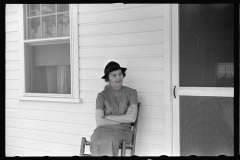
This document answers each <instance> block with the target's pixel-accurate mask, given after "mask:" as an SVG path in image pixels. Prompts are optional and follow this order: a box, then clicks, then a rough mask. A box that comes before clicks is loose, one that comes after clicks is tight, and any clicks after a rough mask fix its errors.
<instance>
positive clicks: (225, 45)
mask: <svg viewBox="0 0 240 160" xmlns="http://www.w3.org/2000/svg"><path fill="white" fill-rule="evenodd" d="M179 18H180V19H179V21H180V53H179V54H180V66H179V67H180V86H181V87H233V86H234V81H233V79H234V72H233V70H234V68H233V61H234V6H233V4H214V5H213V4H180V17H179Z"/></svg>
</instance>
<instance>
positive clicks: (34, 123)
mask: <svg viewBox="0 0 240 160" xmlns="http://www.w3.org/2000/svg"><path fill="white" fill-rule="evenodd" d="M6 127H11V128H20V129H30V130H37V131H38V130H40V131H46V132H57V133H65V134H79V135H91V134H92V133H93V130H94V129H95V128H96V125H89V124H74V123H63V122H62V123H61V122H50V121H41V120H28V119H18V118H6ZM6 136H7V135H6Z"/></svg>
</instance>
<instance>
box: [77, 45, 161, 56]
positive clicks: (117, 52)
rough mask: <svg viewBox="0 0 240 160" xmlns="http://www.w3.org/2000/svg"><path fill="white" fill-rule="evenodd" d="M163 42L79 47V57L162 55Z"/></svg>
mask: <svg viewBox="0 0 240 160" xmlns="http://www.w3.org/2000/svg"><path fill="white" fill-rule="evenodd" d="M163 47H164V46H163V44H157V43H156V44H151V45H147V44H145V45H131V46H127V45H126V46H120V47H118V46H115V47H96V48H94V47H92V48H82V47H81V48H80V58H87V57H89V58H92V57H102V58H107V57H123V56H135V57H138V56H144V55H145V56H146V55H163Z"/></svg>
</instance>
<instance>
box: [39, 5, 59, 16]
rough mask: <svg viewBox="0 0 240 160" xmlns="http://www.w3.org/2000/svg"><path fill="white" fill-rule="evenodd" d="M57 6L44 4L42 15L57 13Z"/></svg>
mask: <svg viewBox="0 0 240 160" xmlns="http://www.w3.org/2000/svg"><path fill="white" fill-rule="evenodd" d="M55 6H56V5H55V4H43V5H42V14H49V13H55V12H56V11H55Z"/></svg>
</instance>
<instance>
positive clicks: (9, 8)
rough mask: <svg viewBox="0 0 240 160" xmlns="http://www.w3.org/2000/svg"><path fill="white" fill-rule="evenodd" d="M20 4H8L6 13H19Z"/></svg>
mask: <svg viewBox="0 0 240 160" xmlns="http://www.w3.org/2000/svg"><path fill="white" fill-rule="evenodd" d="M18 6H19V4H6V5H5V7H6V8H5V13H6V14H10V13H12V12H17V10H18Z"/></svg>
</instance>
